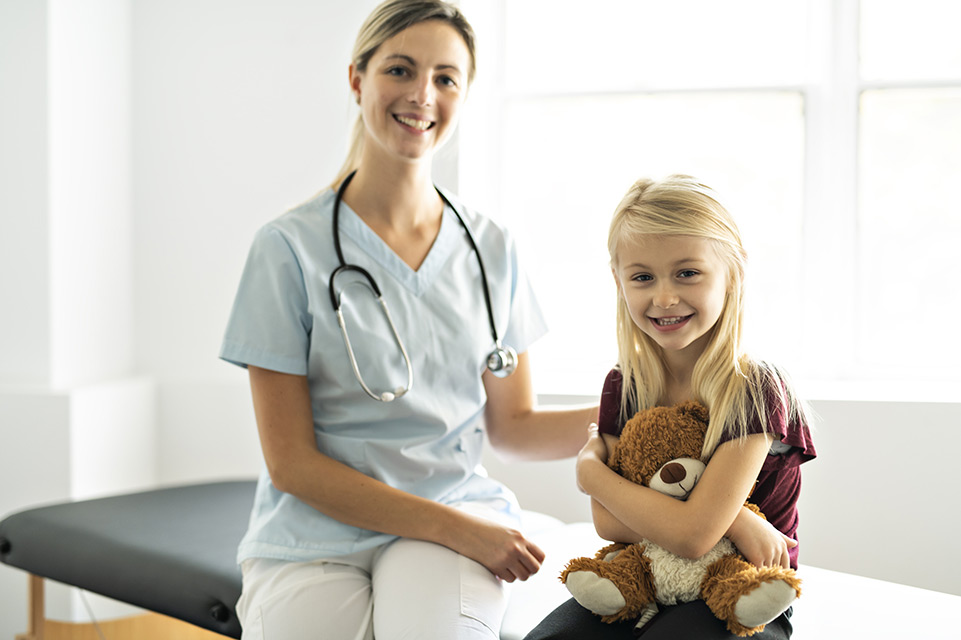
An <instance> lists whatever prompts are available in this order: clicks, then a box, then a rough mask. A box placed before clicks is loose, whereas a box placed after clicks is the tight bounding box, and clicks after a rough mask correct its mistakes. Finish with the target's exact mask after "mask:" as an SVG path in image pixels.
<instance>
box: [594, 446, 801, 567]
mask: <svg viewBox="0 0 961 640" xmlns="http://www.w3.org/2000/svg"><path fill="white" fill-rule="evenodd" d="M770 440H771V437H770V436H768V435H764V434H757V435H752V436H748V437H747V438H746V439H745V440H744V441H743V442H737V441H731V442H726V443H724V444H722V445H721V446H719V447H718V448H717V450H716V451H715V453H714V455H713V457H712V458H711V461H710V463H709V464H708V466H707V469H706V470H705V472H704V475H703V477H702V478H701V480H700V481H699V482H698V485H697V487H696V488H695V489H694V491H693V492H692V493H691V495H690V497H689V498H688V499H687V501H684V502H682V501H680V500H676V499H674V498H670V497H668V496H665V495H663V494H660V493H658V492H656V491H654V490H652V489H648V488H647V487H642V486H639V485H636V484H634V483H632V482H630V481H628V480H626V479H624V478H622V477H621V476H619V475H617V474H616V473H614V472H613V471H611V470H610V469H609V468H608V467H607V464H606V459H607V445H605V443H604V442H603V441H602V440H601V439H600V437H599V436H593V437H592V438H591V440H590V441H589V442H588V444H587V445H586V446H585V447H584V449H583V450H582V452H581V455H580V456H579V457H578V463H577V475H578V484H579V485H580V486H581V488H582V490H584V491H585V492H586V493H588V494H589V495H591V497H592V505H593V512H594V518H595V526H596V527H597V530H598V534H599V535H601V536H602V537H605V538H608V539H614V540H619V541H622V542H635V541H637V540H639V539H641V538H648V539H650V540H653V541H654V542H657V543H658V544H660V545H661V546H663V547H665V548H667V549H669V550H671V551H673V552H674V553H677V554H678V555H681V556H683V557H689V558H696V557H699V556H701V555H703V554H704V553H707V551H709V550H710V549H711V547H713V546H714V544H716V543H717V541H718V540H720V538H721V536H723V535H725V534H727V533H731V534H732V541H733V542H734V543H735V544H736V545H738V548H739V549H742V545H744V546H746V547H748V549H743V550H744V551H747V552H748V553H746V554H745V555H746V556H747V557H748V559H749V560H751V561H752V562H758V563H764V564H772V563H773V564H778V565H782V563H783V562H784V560H785V559H786V558H787V546H788V542H787V540H788V539H787V538H786V537H785V536H783V535H782V534H780V532H778V531H777V530H776V529H774V527H772V526H771V525H769V524H767V523H766V522H765V521H763V520H762V519H761V518H757V516H754V515H753V514H751V513H750V512H749V511H746V510H744V509H743V504H744V501H745V499H746V498H747V495H748V492H749V491H750V489H751V487H752V486H753V484H754V481H755V479H756V478H757V474H758V472H759V471H760V468H761V465H762V464H763V462H764V458H765V456H766V455H767V451H768V449H769V447H770ZM612 442H613V440H612ZM748 516H752V518H748ZM758 539H762V540H763V542H758ZM792 542H793V541H792ZM791 546H793V544H792V545H791ZM784 566H786V565H784Z"/></svg>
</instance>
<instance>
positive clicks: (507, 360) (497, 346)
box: [329, 170, 517, 402]
mask: <svg viewBox="0 0 961 640" xmlns="http://www.w3.org/2000/svg"><path fill="white" fill-rule="evenodd" d="M356 173H357V171H356V170H355V171H353V172H351V173H350V175H348V176H347V177H346V178H344V181H343V182H342V183H341V184H340V187H339V188H338V189H337V197H336V198H335V199H334V249H336V250H337V260H338V261H339V262H340V266H339V267H337V268H336V269H334V272H333V273H331V274H330V282H329V288H330V304H331V305H332V306H333V307H334V313H336V314H337V323H338V324H339V325H340V332H341V334H343V336H344V344H345V345H346V346H347V357H348V358H350V366H351V368H352V369H353V370H354V376H356V378H357V381H358V382H359V383H360V386H362V387H363V388H364V391H365V392H366V393H367V395H369V396H370V397H371V398H373V399H374V400H380V401H381V402H391V401H393V400H396V399H397V398H400V397H401V396H403V395H404V394H406V393H407V392H408V391H410V388H411V386H412V385H413V383H414V369H413V367H412V366H411V363H410V356H409V355H408V354H407V349H406V347H404V342H403V340H401V339H400V334H399V333H397V327H396V326H395V325H394V319H393V318H392V317H391V315H390V309H388V308H387V302H385V301H384V297H383V296H382V295H381V293H380V287H378V286H377V283H376V282H375V281H374V277H373V276H372V275H370V273H368V272H367V270H366V269H364V268H363V267H360V266H358V265H356V264H347V262H346V261H345V260H344V252H343V251H342V250H341V248H340V202H341V200H343V198H344V192H345V191H346V190H347V185H348V184H350V181H351V180H352V179H353V178H354V174H356ZM434 188H435V189H437V187H434ZM437 194H438V195H440V197H441V199H442V200H443V201H444V203H445V204H446V205H447V206H448V207H450V208H451V210H452V211H453V212H454V215H455V216H457V220H458V221H460V223H461V226H462V227H464V231H466V232H467V241H468V242H469V243H470V246H471V249H473V250H474V255H476V256H477V264H478V265H479V266H480V275H481V283H482V284H483V287H484V303H485V304H486V305H487V319H488V320H489V321H490V326H491V336H492V337H493V338H494V350H493V351H491V353H490V355H488V356H487V369H488V370H489V371H490V372H491V373H493V374H494V375H495V376H497V377H498V378H506V377H507V376H509V375H510V374H512V373H514V370H515V369H516V368H517V352H516V351H514V349H512V348H511V347H509V346H504V345H502V344H501V341H500V338H499V337H498V336H497V327H496V326H495V325H494V308H493V306H492V305H491V296H490V289H489V287H488V285H487V273H486V271H485V270H484V261H483V260H481V254H480V251H479V250H478V249H477V242H476V241H475V240H474V234H473V233H471V230H470V227H469V226H467V222H466V221H465V220H464V218H463V217H461V215H460V213H459V212H458V211H457V208H456V207H455V206H454V205H453V204H451V202H450V200H448V199H447V196H445V195H444V194H443V193H442V192H441V190H440V189H437ZM345 271H356V272H357V273H359V274H360V275H362V276H363V277H364V279H365V280H366V281H367V285H368V287H369V289H370V290H371V292H372V293H373V294H374V297H375V298H376V299H377V302H379V303H380V306H381V309H383V310H384V316H385V317H386V318H387V324H389V325H390V330H391V332H393V334H394V340H395V341H396V342H397V346H398V347H400V352H401V355H403V356H404V362H405V364H406V365H407V384H406V385H405V386H403V387H397V388H396V389H394V390H393V391H384V392H383V393H376V392H375V391H372V390H371V389H370V387H368V386H367V383H366V382H364V377H363V376H362V375H361V374H360V369H359V368H358V367H357V358H355V357H354V349H353V348H352V347H351V344H350V337H349V336H348V335H347V325H346V324H345V323H344V314H343V312H342V311H341V308H340V307H341V300H340V298H341V295H343V292H344V289H341V290H340V292H339V293H337V292H335V290H334V279H335V278H336V277H337V275H338V274H340V273H343V272H345ZM350 284H360V285H364V282H362V281H357V282H352V283H350ZM348 286H350V285H348Z"/></svg>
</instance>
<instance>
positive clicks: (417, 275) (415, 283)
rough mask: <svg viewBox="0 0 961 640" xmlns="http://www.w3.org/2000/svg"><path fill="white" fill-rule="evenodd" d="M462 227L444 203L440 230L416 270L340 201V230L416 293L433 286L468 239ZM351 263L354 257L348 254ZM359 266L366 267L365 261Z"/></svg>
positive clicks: (416, 294) (418, 294)
mask: <svg viewBox="0 0 961 640" xmlns="http://www.w3.org/2000/svg"><path fill="white" fill-rule="evenodd" d="M461 232H462V229H461V226H460V223H458V221H457V217H456V216H455V215H454V212H453V211H451V209H450V206H449V205H448V204H446V203H445V204H444V211H443V215H442V216H441V222H440V230H439V231H438V232H437V237H436V238H435V239H434V242H433V244H431V246H430V249H429V250H428V252H427V256H426V257H425V258H424V261H423V262H422V263H421V265H420V268H419V269H417V270H416V271H415V270H414V269H411V268H410V265H408V264H407V263H406V262H404V261H403V260H402V259H401V257H400V256H398V255H397V254H396V253H394V250H393V249H391V248H390V246H388V244H387V243H386V242H384V240H383V239H382V238H381V237H380V236H379V235H377V233H375V232H374V230H373V229H371V228H370V227H369V226H367V223H366V222H364V221H363V220H362V219H361V217H360V216H358V215H357V213H356V212H355V211H354V210H353V209H351V208H350V207H349V206H348V205H347V203H345V202H343V201H342V202H341V203H340V233H342V234H343V235H344V236H346V237H348V238H350V239H351V240H353V241H354V242H355V243H357V245H358V246H359V247H360V248H361V250H363V251H364V252H365V253H366V254H367V256H368V257H369V258H371V259H372V260H373V261H374V262H376V263H377V264H379V265H380V266H381V267H383V268H384V269H385V270H386V271H387V272H388V273H389V274H390V275H391V276H392V277H393V278H394V279H395V280H397V282H399V283H400V284H402V285H403V286H404V287H405V288H406V289H408V290H409V291H410V292H411V293H413V294H414V295H415V296H420V295H423V293H424V292H425V291H427V290H428V289H429V288H430V285H431V284H432V283H433V281H434V279H435V278H436V277H437V274H439V273H440V272H441V271H442V270H443V268H444V265H445V264H446V263H447V259H448V258H449V257H450V255H451V252H452V251H453V250H454V248H455V247H456V246H457V244H458V243H459V242H466V240H464V239H463V238H462V237H461ZM345 259H346V260H347V262H348V263H350V262H351V261H352V260H351V258H350V257H349V256H345ZM359 266H361V267H363V266H364V265H363V264H360V265H359Z"/></svg>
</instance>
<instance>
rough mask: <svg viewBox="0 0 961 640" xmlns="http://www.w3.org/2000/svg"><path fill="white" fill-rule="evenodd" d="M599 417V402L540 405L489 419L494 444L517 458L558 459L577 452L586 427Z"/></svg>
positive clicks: (501, 452) (490, 435)
mask: <svg viewBox="0 0 961 640" xmlns="http://www.w3.org/2000/svg"><path fill="white" fill-rule="evenodd" d="M596 421H597V407H596V406H579V407H574V408H571V407H538V408H536V409H533V410H531V411H530V412H528V413H524V414H520V415H514V416H501V417H500V418H491V417H489V418H488V420H487V425H488V436H489V438H490V441H491V445H492V446H493V447H494V449H495V450H496V451H497V452H498V454H500V455H501V456H503V457H505V458H508V459H516V460H559V459H562V458H570V457H572V456H575V455H577V452H578V451H580V449H581V447H583V446H584V443H585V442H586V441H587V428H588V426H590V424H591V423H592V422H596Z"/></svg>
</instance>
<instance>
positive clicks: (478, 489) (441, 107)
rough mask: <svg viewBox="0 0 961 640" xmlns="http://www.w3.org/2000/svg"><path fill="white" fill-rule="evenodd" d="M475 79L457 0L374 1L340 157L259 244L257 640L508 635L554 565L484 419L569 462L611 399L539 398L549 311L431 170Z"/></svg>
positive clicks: (503, 239)
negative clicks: (598, 402) (553, 403)
mask: <svg viewBox="0 0 961 640" xmlns="http://www.w3.org/2000/svg"><path fill="white" fill-rule="evenodd" d="M473 75H474V35H473V31H472V30H471V28H470V25H469V24H468V23H467V21H466V20H465V19H464V16H463V15H461V13H460V12H459V11H458V10H457V9H456V8H455V7H453V6H452V5H450V4H448V3H446V2H442V1H440V0H389V1H388V2H385V3H383V4H382V5H380V6H379V7H377V8H376V9H375V10H374V12H373V13H372V14H371V16H370V17H369V18H368V20H367V21H366V22H365V23H364V25H363V27H362V28H361V30H360V34H359V36H358V39H357V43H356V47H355V50H354V55H353V60H352V63H351V64H350V67H349V82H350V84H349V87H350V90H351V92H352V94H353V97H354V98H355V100H356V102H357V104H358V105H359V107H360V117H359V119H358V124H357V127H356V128H355V130H354V140H353V146H352V150H351V153H350V155H349V157H348V158H347V161H346V163H345V166H344V171H343V172H342V173H341V175H340V176H338V178H337V179H336V180H335V181H334V185H333V187H332V188H330V189H325V190H324V191H322V192H321V193H319V194H318V195H317V196H316V197H314V198H312V199H311V200H310V201H308V202H307V203H305V204H303V205H301V206H299V207H296V208H295V209H293V210H291V211H289V212H287V213H286V214H284V215H282V216H280V217H279V218H277V219H276V220H273V221H272V222H270V223H268V224H267V225H265V226H264V228H263V229H261V230H260V232H259V233H258V234H257V236H256V238H255V239H254V243H253V247H252V248H251V250H250V254H249V258H248V262H247V266H246V267H245V269H244V274H243V277H242V278H241V283H240V286H239V289H238V292H237V297H236V301H235V303H234V309H233V312H232V314H231V318H230V322H229V324H228V328H227V332H226V336H225V338H224V342H223V346H222V349H221V357H223V358H224V359H225V360H228V361H229V362H233V363H236V364H238V365H241V366H244V367H247V369H248V370H249V376H250V386H251V391H252V396H253V403H254V410H255V414H256V418H257V427H258V431H259V434H260V440H261V445H262V448H263V454H264V460H265V463H266V466H265V469H264V470H263V472H262V473H261V476H260V479H259V483H258V488H257V492H256V496H255V500H254V505H253V512H252V514H251V518H250V525H249V528H248V531H247V533H246V535H245V536H244V538H243V540H242V541H241V544H240V548H239V551H238V558H239V560H240V562H241V567H242V570H243V592H242V596H241V598H240V601H239V603H238V605H237V609H238V614H239V617H240V620H241V625H242V627H243V637H244V639H245V640H255V639H256V640H262V639H263V638H271V639H273V640H285V639H291V640H293V639H300V638H319V637H323V638H328V639H330V640H362V639H366V640H369V639H371V638H373V637H376V638H377V640H391V639H392V638H397V639H401V638H444V639H445V640H452V639H461V638H470V639H484V640H495V639H496V638H497V637H498V635H499V634H498V632H499V629H500V625H501V619H502V617H503V615H504V610H505V606H506V591H505V585H504V583H505V582H511V581H514V580H515V579H519V580H524V579H526V578H527V577H529V576H530V575H531V574H533V573H535V572H536V571H537V570H538V569H539V568H540V563H541V561H542V560H543V558H544V554H543V552H542V551H541V550H540V549H538V548H537V546H536V545H535V544H533V543H532V542H531V541H530V540H528V539H527V538H526V537H525V536H524V535H523V534H522V533H520V532H519V531H518V524H519V523H518V513H519V510H518V508H517V504H516V500H515V498H514V496H513V494H512V493H511V492H510V491H509V490H507V488H506V487H504V486H503V485H501V484H500V483H498V482H496V481H494V480H493V479H490V478H488V477H486V474H484V473H483V470H482V469H480V468H479V466H478V464H479V461H480V456H481V447H482V445H483V442H484V440H485V438H484V435H485V431H486V433H487V436H488V437H489V439H490V441H491V442H492V443H493V444H494V446H495V447H497V448H498V449H500V450H501V451H502V452H507V453H508V454H511V455H514V456H517V457H541V458H550V457H568V456H573V455H574V454H576V453H577V451H578V450H579V449H580V448H581V447H582V446H583V444H584V441H585V437H586V427H587V425H588V424H590V423H591V422H592V421H594V420H596V419H597V407H596V406H595V407H581V408H567V409H563V410H560V409H558V410H547V409H544V408H539V407H536V406H535V402H534V394H533V392H532V387H531V380H530V364H529V362H528V357H527V354H526V350H527V346H528V345H529V344H531V342H532V341H534V340H535V339H537V338H538V337H540V335H542V333H543V332H544V323H543V319H542V316H541V314H540V311H539V308H538V306H537V303H536V301H535V299H534V297H533V294H532V292H531V289H530V285H529V283H528V280H527V278H526V276H525V274H524V271H523V270H522V269H521V268H520V267H519V261H518V258H517V252H516V247H515V245H514V243H513V241H512V239H511V236H510V234H509V233H508V232H507V231H506V230H505V229H504V228H502V227H500V226H498V225H496V224H494V223H493V222H491V221H490V220H489V219H487V218H485V217H483V216H480V215H478V214H476V213H475V212H473V211H470V210H468V209H467V208H465V207H463V205H461V204H460V203H459V202H458V201H457V200H456V199H455V198H454V197H453V196H452V195H450V194H444V193H441V192H440V191H438V190H437V189H436V188H435V187H434V185H433V183H432V181H431V169H432V160H433V157H434V154H435V152H436V151H437V149H438V148H439V147H440V146H441V145H442V144H443V143H444V141H445V140H447V139H448V138H449V136H450V134H451V132H452V131H453V130H454V128H455V126H456V123H457V118H458V115H459V113H460V107H461V105H462V103H463V101H464V99H465V97H466V95H467V90H468V87H469V85H470V82H471V79H472V78H473ZM468 228H469V229H470V230H469V229H468ZM375 283H376V284H375ZM381 301H382V303H383V304H384V305H385V307H383V308H382V307H381ZM386 308H389V312H388V311H386V310H385V309H386ZM479 310H482V311H481V312H480V313H478V311H479ZM484 311H487V313H485V312H484ZM495 333H496V335H495ZM507 345H510V346H512V347H513V348H514V349H516V352H514V351H513V350H511V349H508V347H507ZM512 371H513V372H512Z"/></svg>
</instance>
